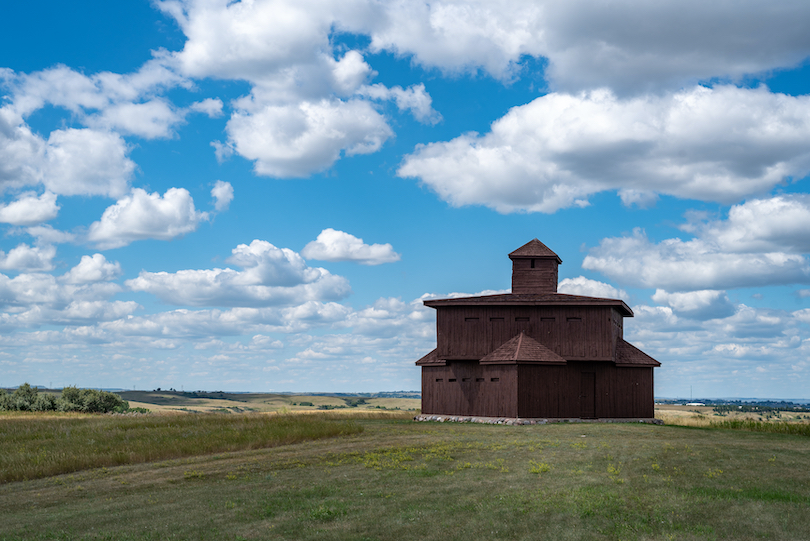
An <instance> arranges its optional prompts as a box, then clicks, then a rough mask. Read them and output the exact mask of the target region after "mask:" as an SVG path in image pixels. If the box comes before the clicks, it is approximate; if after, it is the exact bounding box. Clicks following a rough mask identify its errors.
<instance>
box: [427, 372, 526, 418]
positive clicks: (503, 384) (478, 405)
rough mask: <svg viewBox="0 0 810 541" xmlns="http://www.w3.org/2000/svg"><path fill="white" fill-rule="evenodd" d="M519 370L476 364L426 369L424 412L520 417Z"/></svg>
mask: <svg viewBox="0 0 810 541" xmlns="http://www.w3.org/2000/svg"><path fill="white" fill-rule="evenodd" d="M517 368H518V367H517V365H494V366H481V365H479V364H478V363H476V362H472V363H471V362H448V364H447V366H430V367H427V366H424V367H422V413H423V414H436V415H477V416H483V417H517V416H518V408H517ZM439 380H441V381H439ZM453 380H455V381H453Z"/></svg>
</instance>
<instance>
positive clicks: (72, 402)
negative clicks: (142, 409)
mask: <svg viewBox="0 0 810 541" xmlns="http://www.w3.org/2000/svg"><path fill="white" fill-rule="evenodd" d="M0 411H80V412H83V413H109V412H113V411H114V412H117V413H124V412H127V411H129V402H127V401H126V400H124V399H122V398H121V397H120V396H118V395H117V394H114V393H108V392H107V391H96V390H95V389H79V388H76V387H65V388H64V389H62V395H61V396H60V397H59V398H56V397H54V396H53V395H52V394H39V392H38V391H37V389H36V387H31V385H29V384H28V383H23V384H22V385H20V386H19V388H18V389H17V390H16V391H14V393H13V394H11V395H10V394H8V393H7V392H6V391H4V390H0Z"/></svg>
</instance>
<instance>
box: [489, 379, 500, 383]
mask: <svg viewBox="0 0 810 541" xmlns="http://www.w3.org/2000/svg"><path fill="white" fill-rule="evenodd" d="M489 381H491V382H493V383H498V382H499V381H501V378H489Z"/></svg>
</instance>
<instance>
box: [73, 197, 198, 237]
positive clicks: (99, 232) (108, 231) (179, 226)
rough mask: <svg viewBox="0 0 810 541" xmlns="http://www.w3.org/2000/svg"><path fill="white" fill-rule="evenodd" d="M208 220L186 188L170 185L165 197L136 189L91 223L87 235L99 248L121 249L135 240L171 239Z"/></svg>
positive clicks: (190, 230) (192, 229)
mask: <svg viewBox="0 0 810 541" xmlns="http://www.w3.org/2000/svg"><path fill="white" fill-rule="evenodd" d="M207 219H208V213H206V212H199V211H197V210H196V209H195V208H194V200H193V199H192V198H191V194H189V193H188V190H186V189H184V188H170V189H168V190H167V191H166V193H165V194H163V196H161V195H160V194H159V193H157V192H155V193H151V194H150V193H147V192H146V191H145V190H143V189H141V188H134V189H133V190H132V192H131V193H130V195H127V196H125V197H123V198H121V199H119V200H118V202H116V203H115V204H114V205H112V206H110V207H107V209H106V210H105V211H104V214H103V215H102V216H101V220H99V221H98V222H93V223H92V224H91V225H90V229H89V231H88V235H87V238H88V240H89V241H91V242H94V243H96V245H97V246H98V247H99V248H100V249H109V248H119V247H121V246H126V245H127V244H129V243H131V242H134V241H136V240H144V239H158V240H171V239H173V238H175V237H178V236H180V235H185V234H186V233H190V232H192V231H194V230H195V229H197V226H198V225H199V223H200V222H202V221H205V220H207Z"/></svg>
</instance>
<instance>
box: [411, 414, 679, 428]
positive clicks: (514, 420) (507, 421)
mask: <svg viewBox="0 0 810 541" xmlns="http://www.w3.org/2000/svg"><path fill="white" fill-rule="evenodd" d="M413 420H414V421H433V422H436V423H483V424H488V425H509V426H514V425H547V424H552V423H646V424H652V425H662V424H664V421H662V420H661V419H521V418H519V417H464V416H460V415H417V416H416V417H414V418H413Z"/></svg>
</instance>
